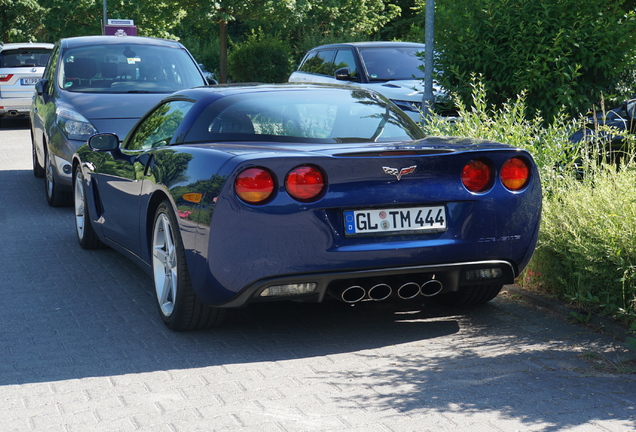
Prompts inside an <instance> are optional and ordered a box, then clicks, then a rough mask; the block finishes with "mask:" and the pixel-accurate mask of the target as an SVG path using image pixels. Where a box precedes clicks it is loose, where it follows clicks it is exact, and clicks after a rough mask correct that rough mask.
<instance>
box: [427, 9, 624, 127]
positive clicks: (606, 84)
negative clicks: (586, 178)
mask: <svg viewBox="0 0 636 432" xmlns="http://www.w3.org/2000/svg"><path fill="white" fill-rule="evenodd" d="M623 3H624V1H623V0H598V1H581V0H559V1H554V0H533V1H529V0H471V1H466V2H459V3H458V2H457V1H454V0H438V1H437V8H436V27H435V28H436V47H437V48H438V51H439V67H440V69H441V70H443V71H444V74H443V75H442V76H440V77H439V78H438V79H439V81H440V82H441V83H442V84H443V85H444V86H445V87H446V88H448V89H451V90H453V91H455V92H457V93H458V94H460V95H462V97H463V98H464V100H468V99H469V97H470V78H471V73H477V74H480V75H482V76H483V77H484V85H485V86H486V88H487V90H488V95H489V101H490V102H491V103H494V104H502V103H503V102H505V101H506V100H508V99H510V98H514V97H515V96H516V95H517V94H520V93H521V92H522V91H525V95H526V97H525V101H526V105H527V107H528V110H529V114H530V115H531V116H534V115H535V112H539V113H541V115H543V117H544V119H546V120H547V121H548V122H550V121H551V120H552V119H553V118H555V117H556V116H557V115H558V114H559V113H560V112H561V107H565V111H566V113H567V114H569V115H570V116H572V117H578V116H579V115H580V114H581V113H584V112H586V111H587V110H588V109H589V107H590V105H591V104H592V103H595V102H596V101H597V100H598V98H599V97H600V94H601V92H605V93H608V91H609V92H612V91H614V90H616V86H617V84H618V83H619V82H621V81H624V79H625V77H627V76H628V73H627V72H628V71H630V70H631V69H632V68H633V63H634V53H635V52H636V51H635V50H636V39H635V38H634V30H636V16H635V14H634V12H633V11H630V12H627V13H626V12H625V11H624V10H623V9H622V7H621V6H622V4H623ZM632 84H633V83H632ZM623 89H625V86H623Z"/></svg>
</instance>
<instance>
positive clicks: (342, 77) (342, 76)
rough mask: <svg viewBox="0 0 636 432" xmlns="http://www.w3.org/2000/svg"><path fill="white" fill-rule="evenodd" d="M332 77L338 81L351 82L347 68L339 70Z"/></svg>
mask: <svg viewBox="0 0 636 432" xmlns="http://www.w3.org/2000/svg"><path fill="white" fill-rule="evenodd" d="M333 77H334V78H335V79H337V80H338V81H353V78H352V77H351V71H350V70H349V68H346V67H344V68H340V69H338V70H336V71H335V72H334V73H333Z"/></svg>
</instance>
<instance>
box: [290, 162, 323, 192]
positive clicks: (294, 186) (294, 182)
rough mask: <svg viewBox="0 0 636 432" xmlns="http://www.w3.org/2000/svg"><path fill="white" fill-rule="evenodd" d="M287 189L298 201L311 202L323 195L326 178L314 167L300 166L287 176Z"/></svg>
mask: <svg viewBox="0 0 636 432" xmlns="http://www.w3.org/2000/svg"><path fill="white" fill-rule="evenodd" d="M285 189H287V193H289V195H291V196H292V197H293V198H294V199H297V200H298V201H311V200H314V199H317V198H318V197H320V196H321V195H322V193H323V191H324V189H325V176H324V174H323V173H322V171H321V170H320V169H318V168H316V167H314V166H300V167H297V168H294V169H293V170H291V171H290V172H289V174H287V178H286V179H285Z"/></svg>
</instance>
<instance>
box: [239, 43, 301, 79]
mask: <svg viewBox="0 0 636 432" xmlns="http://www.w3.org/2000/svg"><path fill="white" fill-rule="evenodd" d="M291 72H292V60H291V48H290V47H289V45H288V44H287V43H285V42H283V41H282V40H280V39H278V38H276V37H274V36H259V35H258V34H256V33H252V35H251V36H250V37H248V38H247V39H246V40H245V41H244V42H242V43H240V44H237V45H234V46H233V48H232V51H231V52H230V54H229V55H228V73H229V75H230V76H231V77H232V81H234V82H264V83H277V82H285V81H287V78H288V77H289V75H290V74H291Z"/></svg>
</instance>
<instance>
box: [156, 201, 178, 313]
mask: <svg viewBox="0 0 636 432" xmlns="http://www.w3.org/2000/svg"><path fill="white" fill-rule="evenodd" d="M152 270H153V274H154V281H155V291H156V292H157V300H158V302H159V307H160V309H161V312H162V313H163V315H164V316H166V317H169V316H170V315H172V312H173V311H174V302H175V298H176V296H177V276H178V270H177V248H176V246H175V241H174V234H173V232H172V225H170V219H168V216H167V215H166V214H165V213H160V214H159V215H158V216H157V218H156V220H155V226H154V228H153V233H152Z"/></svg>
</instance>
